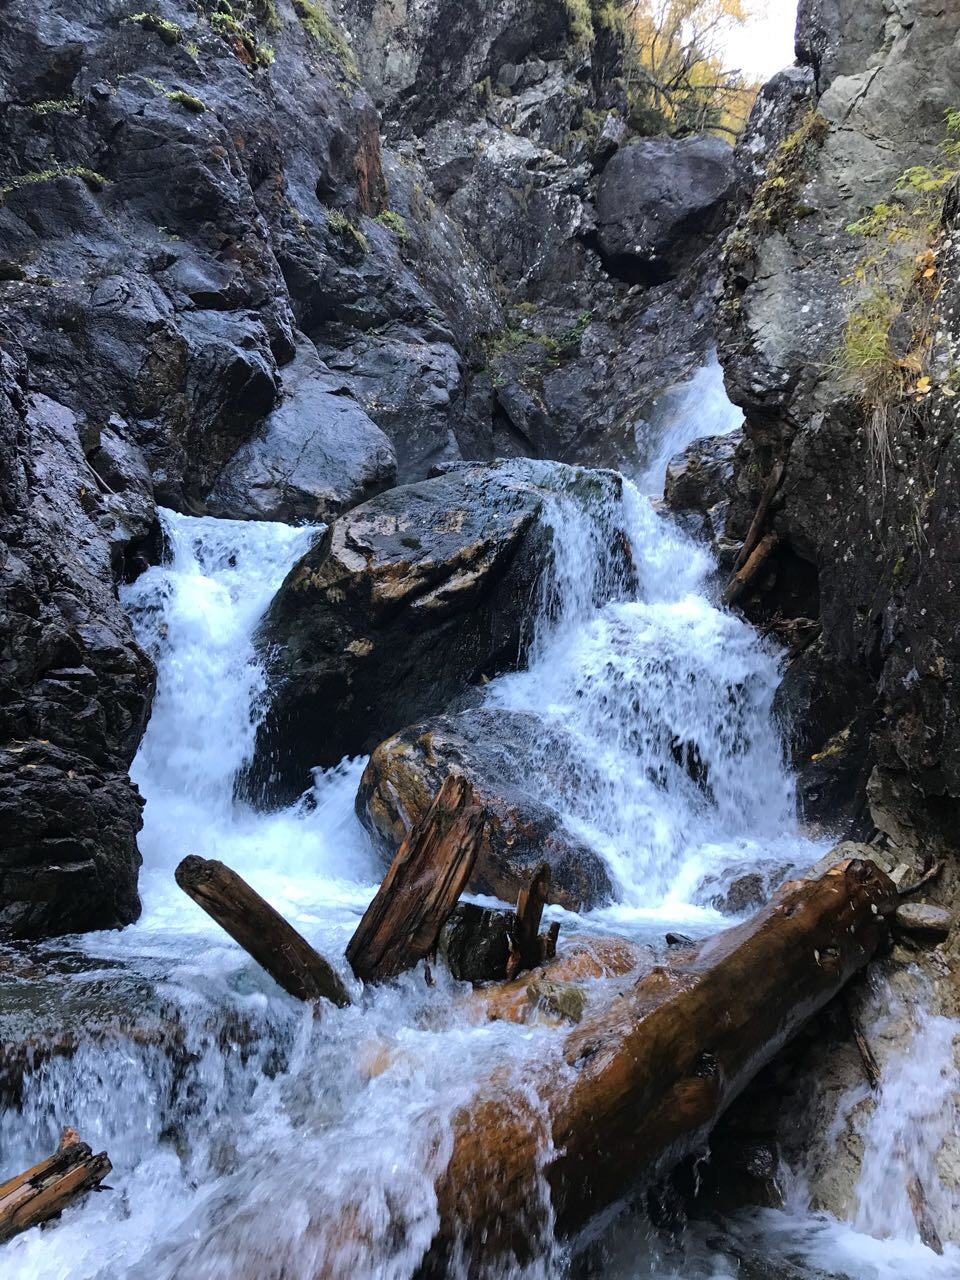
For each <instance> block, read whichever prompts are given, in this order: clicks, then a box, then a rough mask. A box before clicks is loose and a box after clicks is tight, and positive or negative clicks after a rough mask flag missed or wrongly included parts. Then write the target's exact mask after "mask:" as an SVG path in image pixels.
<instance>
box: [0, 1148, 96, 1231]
mask: <svg viewBox="0 0 960 1280" xmlns="http://www.w3.org/2000/svg"><path fill="white" fill-rule="evenodd" d="M112 1167H113V1166H112V1165H111V1164H110V1160H109V1159H108V1157H107V1153H106V1152H105V1151H101V1152H100V1154H99V1155H94V1154H93V1152H92V1151H91V1149H90V1147H88V1146H87V1144H86V1143H85V1142H80V1141H79V1135H78V1134H77V1133H76V1131H75V1130H73V1129H65V1130H64V1131H63V1137H62V1138H61V1139H60V1146H59V1148H58V1150H57V1151H56V1153H55V1154H54V1155H52V1156H48V1157H47V1158H46V1160H41V1161H40V1163H39V1164H35V1165H34V1166H33V1168H32V1169H27V1170H26V1172H25V1173H21V1174H18V1175H17V1177H15V1178H11V1179H10V1180H9V1182H4V1183H2V1184H0V1243H3V1242H4V1241H6V1240H10V1239H11V1238H12V1237H13V1236H15V1235H19V1233H20V1232H21V1231H26V1230H27V1228H28V1227H35V1226H38V1225H39V1224H40V1223H41V1222H49V1220H50V1219H51V1218H56V1217H58V1216H59V1215H60V1214H61V1213H62V1212H63V1210H64V1209H66V1208H67V1207H68V1206H69V1205H71V1204H72V1203H73V1202H74V1201H75V1200H77V1199H78V1198H79V1197H80V1196H82V1195H85V1194H86V1193H87V1192H88V1191H102V1190H105V1189H106V1188H104V1187H101V1185H100V1184H101V1183H102V1182H103V1180H104V1178H105V1177H106V1176H107V1174H108V1173H109V1172H110V1170H111V1168H112Z"/></svg>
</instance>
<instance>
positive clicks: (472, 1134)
mask: <svg viewBox="0 0 960 1280" xmlns="http://www.w3.org/2000/svg"><path fill="white" fill-rule="evenodd" d="M896 901H897V893H896V887H895V886H894V884H893V883H892V881H891V880H890V879H889V878H888V877H887V876H886V875H885V874H884V873H883V872H882V871H881V870H880V868H879V867H877V866H876V865H874V864H873V863H869V862H860V861H852V862H846V863H841V864H839V865H838V866H836V867H834V868H832V869H831V870H830V871H828V872H827V874H826V875H824V876H822V877H821V878H820V879H819V880H810V881H795V882H791V883H789V884H787V885H784V886H783V888H782V889H781V890H780V892H779V894H778V895H777V897H776V898H775V899H774V901H773V902H771V903H770V904H769V905H768V906H767V907H765V908H764V909H763V910H762V911H760V912H759V913H758V914H757V915H756V916H754V917H753V918H752V919H751V920H748V921H746V922H745V923H743V924H741V925H738V926H736V927H735V928H733V929H729V930H727V931H726V932H724V933H722V934H719V935H717V936H716V937H713V938H709V939H707V940H706V941H704V942H702V943H700V944H699V945H697V946H695V947H693V948H691V949H689V950H688V951H685V952H683V953H680V954H677V953H674V954H672V955H671V957H670V960H669V962H667V963H664V964H660V965H657V966H656V967H655V968H654V969H653V970H652V971H651V972H650V973H649V974H647V975H646V976H644V977H642V978H641V979H640V980H639V982H637V983H636V985H635V986H634V987H633V988H632V989H631V990H630V991H629V992H627V993H625V994H624V995H622V996H620V997H619V998H618V999H616V1000H615V1001H614V1002H613V1004H612V1005H611V1006H610V1007H609V1008H608V1009H606V1010H605V1011H603V1012H600V1013H598V1014H596V1015H594V1016H593V1017H592V1018H587V1019H586V1020H585V1021H584V1022H583V1023H581V1025H580V1026H579V1027H577V1028H576V1029H575V1030H573V1031H572V1032H570V1033H569V1035H568V1036H567V1037H566V1040H565V1044H564V1053H563V1057H564V1069H563V1070H561V1071H557V1069H556V1067H555V1066H551V1065H550V1064H549V1063H545V1064H544V1065H543V1067H542V1068H540V1069H539V1071H538V1072H537V1073H535V1074H534V1076H533V1078H532V1079H527V1080H525V1082H524V1087H523V1088H522V1089H520V1088H517V1089H515V1090H514V1089H510V1088H505V1087H504V1081H503V1080H502V1078H501V1079H496V1080H491V1082H490V1084H489V1086H488V1087H487V1088H486V1089H485V1090H483V1091H482V1092H481V1093H480V1094H479V1095H478V1096H477V1098H476V1099H475V1101H474V1102H473V1103H472V1105H470V1106H469V1107H465V1108H464V1109H463V1110H461V1111H460V1112H459V1113H458V1115H457V1116H456V1117H455V1119H454V1143H453V1153H452V1156H451V1159H450V1161H449V1164H448V1166H447V1168H446V1170H445V1171H444V1173H443V1174H442V1175H441V1176H440V1178H439V1180H438V1184H437V1193H438V1200H439V1209H440V1229H439V1232H438V1235H437V1237H436V1239H435V1241H434V1246H433V1249H432V1250H431V1253H430V1257H429V1258H428V1260H427V1263H426V1269H425V1271H424V1274H425V1275H442V1274H443V1272H444V1266H445V1263H446V1259H447V1258H448V1257H449V1256H450V1254H451V1251H461V1250H462V1251H463V1255H464V1256H465V1258H466V1259H467V1260H468V1263H473V1264H474V1265H476V1266H479V1265H480V1264H481V1263H483V1264H485V1265H489V1264H490V1263H491V1262H495V1261H496V1259H497V1258H503V1257H506V1256H508V1255H510V1254H514V1255H515V1256H517V1257H518V1258H519V1259H520V1260H521V1261H524V1260H525V1259H526V1258H527V1257H529V1256H531V1255H532V1254H533V1253H534V1252H535V1250H536V1248H537V1241H538V1238H539V1236H540V1234H541V1232H542V1231H543V1230H544V1229H545V1226H546V1224H547V1221H548V1218H549V1217H550V1216H551V1215H555V1223H556V1227H557V1228H558V1229H559V1230H560V1231H561V1232H570V1231H573V1230H576V1229H577V1228H579V1227H580V1226H582V1225H583V1224H584V1223H585V1222H586V1221H587V1220H588V1219H589V1218H590V1217H591V1216H592V1215H594V1214H595V1213H597V1212H598V1211H599V1210H601V1209H602V1208H604V1207H605V1206H607V1205H609V1204H611V1203H613V1202H615V1201H616V1200H619V1199H621V1198H622V1197H623V1195H624V1194H625V1193H626V1192H627V1191H628V1190H629V1189H630V1188H631V1186H635V1185H637V1184H638V1183H640V1182H644V1181H652V1180H654V1179H656V1178H657V1177H659V1176H661V1175H662V1174H663V1173H664V1172H666V1170H667V1169H668V1168H670V1167H671V1166H672V1165H674V1164H675V1163H676V1162H677V1161H678V1160H680V1159H681V1158H683V1156H684V1155H686V1154H688V1153H690V1152H692V1151H696V1150H698V1149H700V1148H701V1147H702V1146H703V1144H704V1142H705V1139H706V1136H707V1134H708V1133H709V1131H710V1129H711V1127H712V1126H713V1124H714V1123H715V1121H716V1120H717V1119H718V1117H719V1116H720V1115H721V1114H722V1112H723V1111H724V1110H725V1109H726V1107H727V1106H728V1105H729V1104H730V1102H731V1101H732V1100H733V1099H734V1098H735V1097H736V1096H737V1094H738V1093H739V1092H740V1091H741V1090H742V1089H743V1088H744V1086H745V1085H746V1084H747V1083H748V1082H749V1080H750V1079H752V1077H753V1076H754V1075H755V1074H756V1072H757V1071H759V1070H760V1068H761V1067H762V1066H764V1065H765V1064H766V1063H767V1062H769V1061H770V1059H771V1058H772V1057H773V1056H774V1054H775V1053H776V1052H777V1051H778V1050H779V1049H780V1048H781V1046H782V1045H783V1044H784V1043H785V1042H786V1041H787V1040H788V1039H789V1038H790V1036H791V1035H793V1033H794V1032H795V1031H796V1030H797V1029H798V1028H799V1027H800V1026H801V1025H802V1024H803V1023H804V1022H805V1021H806V1020H807V1019H808V1018H809V1017H810V1016H811V1015H812V1014H813V1013H815V1012H816V1011H817V1010H818V1009H820V1008H821V1007H822V1006H823V1005H824V1004H826V1003H827V1001H828V1000H830V999H831V998H832V997H833V996H834V995H835V994H836V993H837V992H838V991H839V990H840V989H841V988H842V986H843V985H844V983H845V982H846V981H847V979H848V978H850V977H851V976H852V975H853V974H854V973H855V972H856V971H857V970H858V969H860V968H861V967H862V966H863V965H865V964H866V963H867V961H868V960H869V959H870V957H871V956H872V955H873V953H874V951H875V950H876V948H877V947H878V945H879V943H880V941H881V939H882V938H883V937H884V936H885V933H886V917H888V916H889V915H890V914H891V913H892V911H893V910H894V908H895V905H896ZM543 1178H545V1179H546V1186H548V1187H549V1196H550V1201H551V1204H550V1205H549V1206H548V1205H547V1204H546V1203H545V1200H544V1195H543V1193H542V1188H543V1186H544V1183H543V1182H542V1179H543Z"/></svg>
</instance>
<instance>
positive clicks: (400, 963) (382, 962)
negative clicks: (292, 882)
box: [347, 774, 485, 982]
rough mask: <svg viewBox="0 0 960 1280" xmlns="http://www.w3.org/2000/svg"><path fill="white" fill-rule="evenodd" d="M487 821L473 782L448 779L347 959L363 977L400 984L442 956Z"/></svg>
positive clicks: (369, 910) (416, 829) (372, 905)
mask: <svg viewBox="0 0 960 1280" xmlns="http://www.w3.org/2000/svg"><path fill="white" fill-rule="evenodd" d="M484 820H485V819H484V812H483V809H482V808H481V807H480V806H479V805H478V804H477V803H476V799H475V797H474V794H473V788H472V787H471V786H470V784H469V782H467V780H466V779H465V778H461V777H458V776H457V775H456V774H451V775H450V776H449V777H448V778H446V779H445V781H444V783H443V786H442V787H441V788H440V790H439V791H438V792H437V795H436V798H435V800H434V802H433V804H432V805H431V806H430V808H429V809H428V810H427V812H426V814H425V815H424V817H423V818H422V820H421V821H420V822H418V823H417V825H416V826H415V827H413V828H412V829H411V831H410V832H409V833H408V835H407V837H406V839H405V840H404V842H403V844H402V845H401V846H400V848H399V849H398V850H397V854H396V857H395V858H394V859H393V862H392V863H391V864H390V869H389V871H388V872H387V874H386V875H385V876H384V878H383V883H382V884H381V886H380V888H379V889H378V890H377V893H376V895H375V896H374V899H373V901H372V902H371V903H370V905H369V907H367V910H366V912H365V913H364V916H363V919H362V920H361V921H360V924H359V925H358V927H357V931H356V933H355V934H354V935H353V937H352V938H351V939H350V943H349V945H348V946H347V959H348V960H349V961H350V964H351V966H352V968H353V972H354V973H355V974H356V975H357V977H358V978H360V979H361V980H362V981H364V982H376V981H378V980H380V979H383V978H390V977H393V976H395V975H396V974H398V973H402V972H403V971H404V970H405V969H410V968H412V967H413V966H414V965H415V964H416V963H417V962H418V961H419V960H422V959H423V958H424V957H425V956H427V955H429V954H430V952H431V951H433V950H434V948H435V947H436V945H437V940H438V938H439V936H440V930H441V929H442V928H443V926H444V924H445V922H446V920H447V917H448V916H449V915H450V913H451V911H452V910H453V908H454V907H455V906H456V904H457V899H458V898H459V897H460V894H461V893H462V892H463V890H464V889H465V888H466V886H467V882H468V880H469V879H470V876H471V874H472V872H473V867H474V863H475V862H476V860H477V853H478V851H479V848H480V840H481V837H482V835H483V825H484Z"/></svg>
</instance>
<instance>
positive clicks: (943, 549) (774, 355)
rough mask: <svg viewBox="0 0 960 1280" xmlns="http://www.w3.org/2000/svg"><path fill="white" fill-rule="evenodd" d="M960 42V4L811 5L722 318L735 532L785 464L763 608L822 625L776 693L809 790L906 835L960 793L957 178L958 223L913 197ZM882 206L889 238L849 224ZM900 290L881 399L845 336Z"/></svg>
mask: <svg viewBox="0 0 960 1280" xmlns="http://www.w3.org/2000/svg"><path fill="white" fill-rule="evenodd" d="M958 35H960V12H958V10H957V8H956V6H953V5H930V4H924V3H918V4H912V5H910V6H907V7H901V6H890V5H884V4H881V3H879V2H876V3H874V2H871V3H867V4H862V3H860V2H859V0H857V3H854V2H853V0H815V2H810V3H803V4H801V8H800V15H799V26H798V42H797V47H798V55H799V57H800V59H801V62H802V64H803V65H802V66H801V68H799V69H797V70H794V71H793V72H791V73H789V75H788V76H787V77H783V76H781V77H778V78H777V79H776V80H775V81H774V82H772V83H771V85H770V86H768V88H767V90H766V91H765V93H764V95H763V96H762V98H761V101H760V103H759V104H758V107H757V111H756V114H755V121H754V126H753V128H752V129H751V131H750V132H749V133H748V136H747V138H746V139H745V140H744V141H743V143H742V144H741V146H740V151H739V157H738V167H739V169H740V171H741V173H743V174H746V175H748V176H749V177H750V178H751V181H752V185H753V186H754V189H755V195H754V197H753V200H752V203H750V204H748V205H747V207H746V208H745V210H744V213H743V214H742V216H741V219H740V222H739V223H738V226H737V228H736V230H735V231H734V232H733V234H732V235H731V237H730V238H729V239H728V241H727V244H726V248H725V252H724V278H723V293H722V297H721V302H720V311H719V328H720V344H719V345H720V355H721V360H722V362H723V364H724V366H725V373H726V379H727V386H728V390H729V391H730V394H731V396H732V398H733V399H734V400H735V401H736V402H738V403H739V404H741V405H742V406H743V407H744V409H745V411H746V417H747V421H746V428H745V439H744V443H743V445H742V446H741V448H740V450H739V451H738V455H737V461H736V467H735V481H734V492H733V503H732V506H731V510H730V516H729V519H728V526H727V530H726V532H727V535H728V537H730V538H731V539H733V540H736V539H739V538H742V537H743V536H744V534H745V532H746V528H747V525H748V523H749V521H750V519H751V517H752V515H753V511H754V508H755V506H756V503H757V501H758V498H759V495H760V493H761V491H762V488H763V485H764V482H765V480H766V477H767V476H768V475H769V474H770V472H771V470H772V468H773V466H774V464H775V463H777V462H782V463H783V464H784V466H785V471H784V477H783V481H782V484H781V486H780V490H779V493H778V495H777V498H776V499H775V501H774V505H773V509H772V517H771V523H772V527H773V529H774V530H775V531H776V532H777V533H778V534H779V537H780V545H779V548H778V550H777V553H776V556H775V558H774V561H773V562H772V566H773V567H772V570H771V571H770V572H768V573H767V574H766V576H765V578H764V581H763V582H762V584H761V591H760V592H759V594H758V595H757V596H755V597H754V599H753V600H752V601H751V602H750V604H749V605H748V606H747V607H748V612H750V613H751V615H752V616H754V617H756V618H758V619H760V620H763V621H765V622H767V623H770V624H772V625H774V626H775V628H776V627H779V628H781V633H782V634H785V635H786V634H787V633H788V631H789V627H790V625H791V624H792V623H795V622H797V621H798V620H800V619H803V618H809V619H812V620H813V621H815V622H818V623H819V624H820V633H819V639H817V640H816V641H815V642H814V643H813V644H812V646H810V647H808V648H807V649H806V650H805V652H804V653H803V655H802V656H800V657H798V658H797V659H796V661H794V662H793V663H792V664H791V666H790V667H789V669H788V671H787V675H786V679H785V682H784V687H783V689H782V690H781V698H780V700H781V705H782V707H783V710H784V712H785V714H788V715H789V717H790V720H791V722H792V724H793V726H794V729H795V731H796V745H797V749H798V760H799V762H800V763H801V764H802V765H803V766H804V770H805V778H804V788H807V787H808V786H809V790H810V792H811V797H812V800H813V801H814V802H816V801H817V800H818V798H819V799H822V797H823V796H824V795H827V796H829V797H830V804H829V805H828V806H827V809H830V808H831V807H832V808H833V811H834V816H836V814H837V813H838V812H846V814H847V816H848V819H849V820H850V821H851V822H857V821H858V822H859V823H860V824H861V827H864V828H865V830H869V828H870V826H871V825H872V824H873V823H875V824H877V825H879V826H881V827H882V828H884V829H886V830H889V831H890V832H891V834H896V835H897V836H898V837H899V838H903V837H904V836H905V835H907V834H911V835H912V836H916V835H920V836H931V835H934V834H936V835H942V834H943V833H944V832H946V831H947V830H948V829H949V828H950V826H951V825H952V823H953V816H954V815H955V813H956V803H955V802H956V800H957V799H958V798H960V736H958V732H957V724H958V718H957V705H956V693H955V688H954V686H955V681H956V678H957V672H958V663H960V647H958V641H957V632H956V612H955V608H956V606H955V600H954V593H955V584H954V574H955V561H956V559H957V555H958V547H957V529H958V527H960V525H958V515H960V512H958V507H957V503H958V494H957V487H956V479H957V477H956V471H957V465H958V457H957V444H956V412H955V410H954V407H953V406H954V403H955V400H954V391H955V388H954V386H953V385H952V384H953V381H954V377H955V375H954V373H953V372H952V370H953V369H954V368H955V362H954V359H953V352H954V351H955V349H956V338H955V332H956V325H957V320H956V315H955V297H956V290H957V257H956V250H955V248H954V243H955V235H956V215H955V212H954V210H955V207H956V205H955V199H954V197H953V195H952V194H951V191H950V184H947V187H946V194H947V200H946V206H945V209H944V211H943V213H942V214H941V213H940V210H939V207H938V206H939V203H940V201H939V199H937V201H936V203H935V204H928V205H921V204H920V201H922V200H924V199H926V197H925V196H924V195H923V194H922V193H920V194H918V193H917V192H915V191H911V190H910V189H904V188H903V187H902V186H901V188H900V189H899V190H898V189H897V182H898V178H899V177H900V175H901V174H903V173H904V172H905V171H906V170H908V169H910V168H911V167H913V166H922V165H927V166H931V165H932V166H934V167H936V166H938V165H942V164H944V163H945V162H946V161H945V157H944V156H943V155H942V153H941V152H940V151H938V144H939V143H940V142H941V141H942V139H943V138H944V136H945V131H946V122H945V112H946V111H947V109H949V108H955V107H956V106H957V105H958V104H960V68H958V64H957V61H956V58H955V57H954V56H953V50H954V49H955V47H956V41H957V39H958ZM804 72H806V79H804ZM813 107H815V108H816V111H817V112H818V113H819V114H818V115H817V116H816V117H814V116H812V115H811V110H812V108H813ZM777 141H779V142H780V144H781V145H780V146H779V148H777V147H775V146H774V147H773V148H771V143H776V142H777ZM758 160H759V161H760V163H758ZM948 167H949V165H948ZM940 194H941V195H942V194H943V193H940ZM878 208H880V209H881V214H880V215H879V218H880V226H879V228H878V229H876V230H873V231H872V232H870V231H868V233H866V234H864V233H863V232H862V231H857V230H851V229H850V228H851V226H854V227H855V226H856V224H858V223H861V224H862V220H863V218H864V217H865V216H867V217H869V216H871V214H872V213H875V211H876V210H877V209H878ZM883 208H890V209H892V212H891V213H884V212H882V209H883ZM930 208H933V209H934V215H933V220H932V222H931V223H930V225H927V222H928V221H929V219H930V214H929V212H926V213H925V212H924V210H925V209H926V210H929V209H930ZM887 297H894V298H895V299H897V300H898V305H899V301H900V300H902V299H903V298H904V297H905V298H906V301H905V302H904V305H903V307H902V312H901V313H900V314H898V315H897V316H896V317H895V319H894V321H893V323H892V324H891V325H889V333H887V331H886V327H885V328H884V329H882V330H881V331H880V338H879V340H880V343H881V347H882V349H883V361H885V365H884V366H883V367H885V368H886V366H889V370H888V371H892V374H893V379H894V381H895V383H896V390H895V392H894V393H892V394H888V395H887V397H886V399H885V401H884V402H883V404H881V405H879V407H878V404H877V401H876V398H875V397H871V396H870V395H869V394H868V395H865V394H864V387H865V385H867V384H866V382H865V379H864V378H863V377H861V376H859V375H857V373H856V370H854V372H853V373H851V369H850V356H849V354H848V353H849V351H850V340H849V336H848V335H849V332H850V331H849V329H848V326H849V324H850V318H851V316H853V317H854V318H855V319H856V317H858V316H869V315H870V314H871V312H870V308H871V307H872V306H874V304H875V303H876V301H877V299H878V298H879V299H881V301H882V299H883V298H887ZM884 305H885V304H884ZM901 362H902V363H901ZM921 377H929V379H930V381H929V383H927V382H925V381H922V380H921ZM826 690H832V691H833V692H832V693H831V694H830V696H825V692H824V691H826ZM834 764H835V765H836V769H837V770H839V775H838V776H839V778H840V780H841V782H842V786H841V787H840V790H841V791H843V790H844V789H845V790H846V798H845V801H844V805H845V806H846V807H845V808H844V806H843V805H839V806H838V802H839V799H840V797H839V795H838V793H837V790H836V788H835V787H834V782H836V781H837V777H834V778H833V779H832V780H831V778H829V777H827V776H826V775H827V774H829V773H831V771H833V765H834ZM874 766H876V768H875V769H874ZM871 771H873V773H872V779H871V781H870V785H869V797H870V799H871V801H872V817H867V816H866V803H865V802H866V798H867V797H866V792H867V779H868V778H871ZM834 772H835V771H834ZM857 814H859V815H860V816H859V818H857V817H856V815H857ZM818 816H829V815H828V814H820V815H818Z"/></svg>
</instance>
